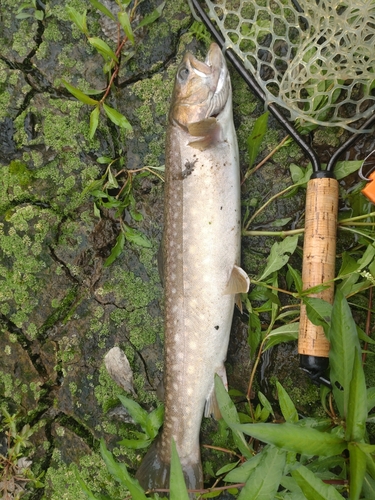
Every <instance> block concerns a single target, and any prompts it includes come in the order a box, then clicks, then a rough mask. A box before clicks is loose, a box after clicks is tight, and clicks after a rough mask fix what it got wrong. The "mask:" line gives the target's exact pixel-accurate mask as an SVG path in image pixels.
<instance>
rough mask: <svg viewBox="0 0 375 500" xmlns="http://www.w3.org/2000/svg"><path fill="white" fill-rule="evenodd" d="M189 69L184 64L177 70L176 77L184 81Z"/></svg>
mask: <svg viewBox="0 0 375 500" xmlns="http://www.w3.org/2000/svg"><path fill="white" fill-rule="evenodd" d="M189 73H190V72H189V69H188V68H187V67H186V66H183V67H182V68H181V69H180V70H179V72H178V75H177V76H178V79H179V80H180V82H186V80H187V79H188V77H189Z"/></svg>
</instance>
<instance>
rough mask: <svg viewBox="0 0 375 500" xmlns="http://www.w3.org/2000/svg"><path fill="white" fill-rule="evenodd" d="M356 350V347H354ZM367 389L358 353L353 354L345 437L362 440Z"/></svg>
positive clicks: (365, 416)
mask: <svg viewBox="0 0 375 500" xmlns="http://www.w3.org/2000/svg"><path fill="white" fill-rule="evenodd" d="M354 350H355V351H357V349H356V348H354ZM366 418H367V391H366V381H365V374H364V372H363V367H362V360H361V357H360V353H359V352H358V351H357V352H356V353H355V354H354V363H353V376H352V380H351V381H350V388H349V400H348V415H347V418H346V432H345V439H346V440H347V441H362V440H363V439H364V437H365V432H366Z"/></svg>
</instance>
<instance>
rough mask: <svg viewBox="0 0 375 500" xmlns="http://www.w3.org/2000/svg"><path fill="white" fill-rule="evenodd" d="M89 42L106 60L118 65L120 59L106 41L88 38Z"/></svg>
mask: <svg viewBox="0 0 375 500" xmlns="http://www.w3.org/2000/svg"><path fill="white" fill-rule="evenodd" d="M87 40H88V42H89V43H90V44H91V45H92V46H93V47H94V48H95V49H96V50H97V51H98V52H99V53H100V54H101V55H102V56H103V57H104V59H110V60H113V61H116V62H117V63H118V57H117V56H116V54H115V53H114V52H113V50H112V49H111V47H110V46H109V45H108V44H107V43H106V42H105V41H104V40H102V39H101V38H98V37H88V38H87Z"/></svg>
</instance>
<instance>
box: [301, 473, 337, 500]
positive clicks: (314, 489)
mask: <svg viewBox="0 0 375 500" xmlns="http://www.w3.org/2000/svg"><path fill="white" fill-rule="evenodd" d="M291 474H292V477H293V478H294V479H295V480H296V482H297V484H298V486H299V487H300V488H301V490H302V491H303V494H304V495H305V497H306V498H307V500H342V496H341V495H340V493H339V492H338V491H337V490H336V489H335V488H334V487H333V486H331V485H330V484H325V483H323V481H322V480H321V479H319V478H318V477H317V476H315V474H314V473H313V472H311V471H310V470H309V469H307V467H305V466H303V465H301V466H300V467H298V469H295V470H293V471H292V472H291Z"/></svg>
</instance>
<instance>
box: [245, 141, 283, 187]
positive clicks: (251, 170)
mask: <svg viewBox="0 0 375 500" xmlns="http://www.w3.org/2000/svg"><path fill="white" fill-rule="evenodd" d="M288 139H290V136H289V135H287V136H285V137H284V139H283V140H282V141H281V142H280V143H279V144H278V145H277V146H276V147H275V148H274V149H273V150H272V151H271V152H270V153H269V154H268V155H267V156H266V157H265V158H263V160H262V161H261V162H260V163H258V165H256V166H255V167H254V168H252V169H250V170H248V171H247V172H246V174H245V175H244V178H243V179H242V182H241V186H242V184H243V183H244V182H245V181H246V180H247V179H248V178H249V177H250V175H252V174H253V173H254V172H256V171H257V170H258V169H259V168H260V167H261V166H263V165H264V164H265V163H267V161H268V160H269V159H270V158H272V156H273V155H274V154H275V153H277V151H278V150H279V149H281V148H282V147H283V146H284V144H285V143H286V142H287V140H288Z"/></svg>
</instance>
